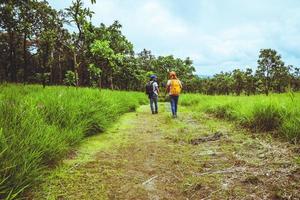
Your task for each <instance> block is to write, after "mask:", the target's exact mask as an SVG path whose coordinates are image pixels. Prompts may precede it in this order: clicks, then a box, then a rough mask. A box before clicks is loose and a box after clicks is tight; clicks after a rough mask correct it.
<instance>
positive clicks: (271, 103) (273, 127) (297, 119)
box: [180, 93, 300, 143]
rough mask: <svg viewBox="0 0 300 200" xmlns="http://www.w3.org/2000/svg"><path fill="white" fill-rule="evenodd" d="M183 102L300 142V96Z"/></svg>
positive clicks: (197, 97) (197, 96)
mask: <svg viewBox="0 0 300 200" xmlns="http://www.w3.org/2000/svg"><path fill="white" fill-rule="evenodd" d="M180 102H181V104H182V105H186V106H191V107H193V110H198V111H204V112H207V113H211V114H214V115H215V116H216V117H219V118H225V119H228V120H234V121H237V122H239V123H240V124H241V125H243V126H245V127H248V128H251V129H253V130H256V131H271V132H273V133H276V134H279V135H281V136H283V137H285V138H287V139H288V140H290V141H292V142H295V143H296V142H299V140H300V93H296V94H292V93H286V94H272V95H270V96H264V95H257V96H238V97H237V96H207V95H200V94H185V95H182V97H181V99H180Z"/></svg>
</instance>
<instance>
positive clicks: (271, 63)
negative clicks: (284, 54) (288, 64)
mask: <svg viewBox="0 0 300 200" xmlns="http://www.w3.org/2000/svg"><path fill="white" fill-rule="evenodd" d="M257 63H258V68H257V71H256V73H257V75H258V77H259V79H260V80H262V82H263V83H264V91H265V94H266V95H268V94H269V92H270V89H271V86H272V84H273V85H274V84H275V87H276V86H278V83H277V84H276V83H274V81H275V79H276V77H277V76H278V73H280V70H281V69H283V68H284V63H283V62H282V61H281V56H280V55H278V54H277V52H276V51H275V50H273V49H261V50H260V55H259V59H258V61H257Z"/></svg>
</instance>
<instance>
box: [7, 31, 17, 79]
mask: <svg viewBox="0 0 300 200" xmlns="http://www.w3.org/2000/svg"><path fill="white" fill-rule="evenodd" d="M8 32H9V63H10V66H9V67H10V69H9V71H10V81H12V82H16V81H17V69H16V63H15V57H16V51H15V45H14V32H13V31H11V30H9V31H8Z"/></svg>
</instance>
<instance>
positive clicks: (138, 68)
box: [0, 0, 300, 95]
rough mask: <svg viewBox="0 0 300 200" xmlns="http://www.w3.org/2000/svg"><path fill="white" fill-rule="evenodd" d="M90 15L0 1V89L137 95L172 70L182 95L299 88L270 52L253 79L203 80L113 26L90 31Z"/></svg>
mask: <svg viewBox="0 0 300 200" xmlns="http://www.w3.org/2000/svg"><path fill="white" fill-rule="evenodd" d="M92 16H93V12H92V11H90V10H89V9H88V8H85V7H84V5H83V2H82V0H74V1H73V2H72V4H71V5H70V7H68V8H66V9H65V10H60V11H57V10H55V9H54V8H52V7H51V6H50V5H49V4H48V3H47V1H37V0H26V1H25V0H21V1H19V0H7V1H1V2H0V82H16V83H41V84H43V85H44V86H46V85H61V84H65V85H73V86H94V87H101V88H111V89H120V90H142V89H144V85H145V82H146V81H147V80H148V78H149V75H150V74H156V75H157V76H158V78H159V81H160V82H161V83H165V82H166V80H167V78H168V77H167V74H168V72H169V71H171V70H174V71H176V72H177V74H178V77H180V79H181V80H182V82H183V83H184V87H185V91H187V92H201V93H205V94H230V93H236V94H238V95H239V94H241V93H243V92H245V93H246V94H255V93H262V92H264V93H268V92H269V91H274V92H284V91H286V90H287V89H288V88H290V89H293V90H299V89H300V86H299V85H300V83H299V82H300V81H299V68H296V67H293V66H285V65H284V63H283V62H282V61H281V58H280V56H279V55H278V54H277V52H276V51H275V50H271V49H264V50H261V52H260V56H259V60H258V68H257V70H256V72H253V71H252V70H251V69H247V70H246V71H241V70H234V71H233V72H232V73H221V74H216V75H215V76H214V77H213V78H204V79H203V78H199V77H198V76H197V75H195V74H194V73H195V68H194V66H193V62H192V60H191V59H190V58H189V57H188V58H186V59H180V58H175V57H174V56H172V55H169V56H154V55H152V54H151V51H149V50H146V49H144V50H143V51H142V52H139V53H135V52H134V51H133V44H132V43H131V42H130V41H128V39H127V38H126V37H125V36H124V35H123V34H122V32H121V28H122V25H121V24H120V23H119V22H118V21H115V22H114V23H113V24H111V25H109V26H107V25H105V24H100V25H99V26H95V25H94V24H92V22H91V19H92ZM66 25H71V26H73V27H76V28H75V29H76V31H74V32H71V31H70V30H68V29H66V28H65V27H66ZM178 48H180V47H178ZM200 67H201V66H200ZM162 85H163V84H162Z"/></svg>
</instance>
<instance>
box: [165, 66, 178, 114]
mask: <svg viewBox="0 0 300 200" xmlns="http://www.w3.org/2000/svg"><path fill="white" fill-rule="evenodd" d="M169 77H170V79H169V80H168V82H167V88H166V90H167V92H168V93H169V95H170V103H171V110H172V115H173V118H176V117H177V104H178V98H179V95H180V92H181V90H182V84H181V81H180V80H179V79H178V78H177V76H176V73H175V72H174V71H172V72H170V74H169Z"/></svg>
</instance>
